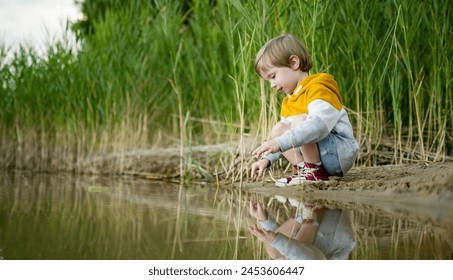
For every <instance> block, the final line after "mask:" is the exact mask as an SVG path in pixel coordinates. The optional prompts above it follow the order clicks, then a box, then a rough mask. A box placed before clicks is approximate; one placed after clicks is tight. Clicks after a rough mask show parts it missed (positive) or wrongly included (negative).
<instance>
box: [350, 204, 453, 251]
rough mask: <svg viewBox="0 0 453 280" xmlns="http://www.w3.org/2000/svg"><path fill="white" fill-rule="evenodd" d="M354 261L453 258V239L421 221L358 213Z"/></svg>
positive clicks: (448, 233) (355, 219)
mask: <svg viewBox="0 0 453 280" xmlns="http://www.w3.org/2000/svg"><path fill="white" fill-rule="evenodd" d="M354 228H355V232H356V248H355V249H354V250H353V251H352V253H351V258H352V259H371V260H373V259H384V260H385V259H405V260H412V259H421V260H425V259H439V260H441V259H451V258H452V257H453V246H452V245H453V243H452V240H453V236H452V235H451V232H450V231H449V230H446V229H442V228H436V227H431V226H426V225H421V224H420V223H419V222H415V221H410V220H402V219H400V218H397V217H386V216H381V215H377V214H374V213H366V212H359V211H354Z"/></svg>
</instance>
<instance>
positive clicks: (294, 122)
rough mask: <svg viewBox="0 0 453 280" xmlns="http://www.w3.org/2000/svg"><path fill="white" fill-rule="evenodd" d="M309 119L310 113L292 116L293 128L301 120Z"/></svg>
mask: <svg viewBox="0 0 453 280" xmlns="http://www.w3.org/2000/svg"><path fill="white" fill-rule="evenodd" d="M307 119H308V115H307V114H300V115H297V116H294V117H292V119H291V128H293V127H295V126H297V125H298V124H300V123H301V122H304V121H306V120H307Z"/></svg>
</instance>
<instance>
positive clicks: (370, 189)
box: [243, 162, 453, 227]
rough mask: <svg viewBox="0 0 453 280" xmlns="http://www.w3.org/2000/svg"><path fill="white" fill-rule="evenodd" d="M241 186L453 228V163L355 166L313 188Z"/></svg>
mask: <svg viewBox="0 0 453 280" xmlns="http://www.w3.org/2000/svg"><path fill="white" fill-rule="evenodd" d="M243 187H244V188H245V189H247V190H248V191H250V192H254V193H260V194H264V195H268V196H273V195H283V196H287V197H293V198H298V199H300V200H309V201H313V202H317V203H321V204H323V205H325V206H329V207H338V208H354V209H365V208H368V209H369V210H372V211H373V212H379V211H381V212H386V213H388V214H391V215H393V216H395V215H398V216H409V215H410V216H411V217H414V216H415V217H418V219H419V220H420V221H422V222H424V223H429V224H437V225H439V224H442V226H448V227H453V162H442V163H440V162H437V163H417V164H406V165H387V166H378V167H355V168H353V169H352V170H351V171H350V172H348V173H347V175H346V176H345V177H342V178H337V177H335V178H333V180H332V181H331V182H328V183H324V182H320V183H316V184H313V185H310V186H293V187H289V188H278V187H275V186H274V185H273V182H272V181H271V180H269V179H266V180H264V181H261V182H255V183H244V185H243ZM370 208H371V209H370Z"/></svg>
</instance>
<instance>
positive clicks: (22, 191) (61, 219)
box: [0, 172, 453, 260]
mask: <svg viewBox="0 0 453 280" xmlns="http://www.w3.org/2000/svg"><path fill="white" fill-rule="evenodd" d="M250 198H253V199H254V200H258V201H261V202H263V203H265V204H266V205H267V208H268V210H269V212H270V213H271V214H272V215H273V216H274V217H276V218H277V219H278V220H284V219H286V218H287V217H288V216H289V215H291V214H292V213H293V212H294V209H292V206H291V205H287V204H282V203H281V202H279V201H278V200H277V199H274V198H273V197H272V198H271V197H263V196H261V195H256V194H253V195H252V194H247V193H245V192H242V191H239V190H218V191H216V188H215V187H214V186H210V185H205V186H191V187H182V188H181V187H179V185H173V184H169V183H161V182H152V181H147V180H141V179H137V178H99V177H86V176H84V177H75V176H71V175H48V174H32V173H27V172H16V173H5V172H2V173H0V259H90V260H91V259H126V260H127V259H268V257H267V255H266V253H265V252H264V250H263V246H262V244H261V243H260V242H257V239H256V238H254V237H252V236H251V235H250V234H249V232H248V229H247V228H248V227H249V226H250V225H251V224H253V223H254V221H253V220H252V219H251V218H250V217H249V214H248V202H249V199H250ZM355 208H357V209H361V210H356V209H355ZM348 210H350V211H352V225H353V229H354V233H355V238H356V246H355V248H354V249H353V251H352V252H351V254H350V258H352V259H452V258H453V253H452V252H453V249H452V248H453V237H452V224H451V223H449V222H448V221H447V222H446V221H445V220H435V219H434V220H433V219H429V220H427V218H423V217H422V218H420V217H419V216H417V217H415V216H414V217H412V216H411V215H410V214H407V213H405V214H404V215H401V213H399V214H398V215H396V214H395V213H393V214H392V213H390V214H389V213H383V212H381V211H377V210H375V209H374V210H373V209H372V208H370V210H366V207H351V208H350V209H348Z"/></svg>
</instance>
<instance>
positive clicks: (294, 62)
mask: <svg viewBox="0 0 453 280" xmlns="http://www.w3.org/2000/svg"><path fill="white" fill-rule="evenodd" d="M289 65H290V66H291V69H293V70H297V69H299V66H300V59H299V57H298V56H297V55H294V54H293V55H292V56H290V57H289Z"/></svg>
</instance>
